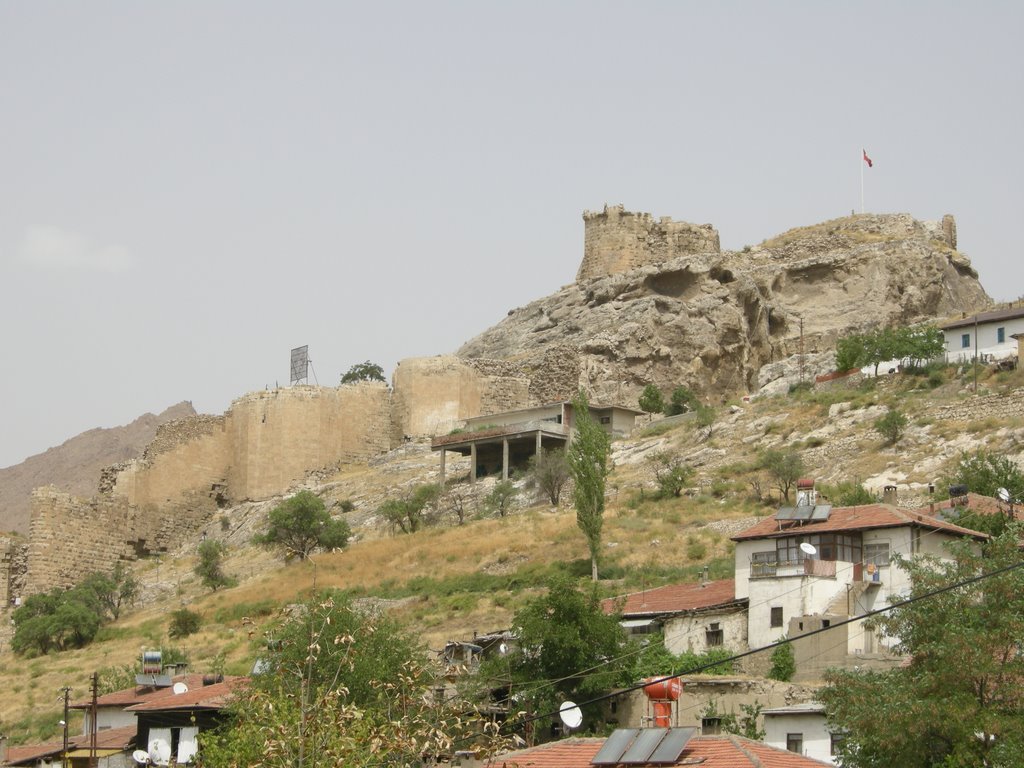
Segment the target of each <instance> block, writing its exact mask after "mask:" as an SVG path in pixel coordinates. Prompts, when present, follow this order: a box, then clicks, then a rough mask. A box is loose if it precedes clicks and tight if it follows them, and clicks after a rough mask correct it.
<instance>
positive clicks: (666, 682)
mask: <svg viewBox="0 0 1024 768" xmlns="http://www.w3.org/2000/svg"><path fill="white" fill-rule="evenodd" d="M682 692H683V684H682V683H681V682H680V680H679V678H678V677H648V678H647V685H645V686H644V693H645V694H647V698H648V699H650V700H651V701H678V699H679V694H681V693H682Z"/></svg>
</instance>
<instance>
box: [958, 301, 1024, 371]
mask: <svg viewBox="0 0 1024 768" xmlns="http://www.w3.org/2000/svg"><path fill="white" fill-rule="evenodd" d="M940 327H941V328H942V333H943V334H944V335H945V337H946V360H947V361H948V362H951V363H963V362H970V361H972V360H974V359H975V357H977V358H978V359H979V360H981V361H983V362H988V361H991V360H1001V359H1003V358H1006V357H1016V356H1017V355H1018V349H1019V348H1018V344H1017V339H1016V338H1015V336H1018V335H1020V334H1021V333H1024V307H1010V308H1009V309H997V310H993V311H991V312H981V313H979V314H976V315H971V316H970V317H962V318H960V319H959V320H954V321H953V322H951V323H946V324H945V325H943V326H940Z"/></svg>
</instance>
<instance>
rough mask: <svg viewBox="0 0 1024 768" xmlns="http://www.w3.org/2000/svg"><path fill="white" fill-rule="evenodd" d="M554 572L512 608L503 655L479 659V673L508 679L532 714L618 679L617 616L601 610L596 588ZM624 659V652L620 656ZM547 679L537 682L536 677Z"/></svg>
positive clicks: (620, 644)
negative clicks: (508, 646) (514, 641)
mask: <svg viewBox="0 0 1024 768" xmlns="http://www.w3.org/2000/svg"><path fill="white" fill-rule="evenodd" d="M596 589H597V588H596V585H595V586H594V587H593V588H591V589H590V590H587V591H583V590H580V589H578V588H577V587H576V586H575V585H574V584H573V583H572V582H571V581H570V580H569V579H568V578H566V577H564V576H556V577H554V578H553V579H551V580H550V581H549V582H548V584H547V590H546V591H545V593H544V594H542V595H539V596H538V597H535V598H533V599H531V600H529V601H527V603H526V604H525V605H524V606H523V607H522V608H521V609H520V610H519V611H517V612H516V615H515V619H514V620H513V622H512V625H513V631H514V632H515V634H516V637H517V638H518V647H514V648H513V649H512V650H511V651H510V652H509V654H508V655H507V656H506V657H503V658H496V659H493V660H490V661H488V662H485V664H484V666H483V667H482V668H481V676H482V677H483V678H485V679H487V678H492V679H499V680H508V681H509V682H510V684H511V687H512V691H513V694H514V695H516V694H518V695H517V698H518V696H522V697H523V698H525V699H528V700H529V702H530V708H531V709H532V710H533V711H536V712H545V711H552V710H554V709H557V706H558V702H559V701H560V700H561V699H562V698H565V697H568V698H573V699H574V700H577V701H578V700H579V698H591V697H593V696H595V695H597V694H599V693H602V692H604V691H607V690H610V689H612V688H614V687H615V686H617V685H619V684H620V683H621V682H622V677H621V675H622V671H623V669H624V668H626V667H625V666H624V665H625V664H627V662H626V661H618V660H619V659H620V657H622V656H624V654H623V650H624V648H625V647H626V640H625V635H624V634H623V632H622V628H621V627H620V626H619V622H618V617H617V616H615V615H609V614H605V612H604V611H603V610H602V609H601V601H600V599H599V598H598V594H597V592H596ZM626 659H629V656H628V655H626ZM539 680H546V681H550V684H549V685H537V681H539Z"/></svg>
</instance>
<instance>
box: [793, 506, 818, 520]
mask: <svg viewBox="0 0 1024 768" xmlns="http://www.w3.org/2000/svg"><path fill="white" fill-rule="evenodd" d="M813 513H814V507H812V506H811V505H810V504H804V505H802V506H799V507H797V508H796V509H794V510H793V517H792V519H793V520H810V519H811V515H812V514H813Z"/></svg>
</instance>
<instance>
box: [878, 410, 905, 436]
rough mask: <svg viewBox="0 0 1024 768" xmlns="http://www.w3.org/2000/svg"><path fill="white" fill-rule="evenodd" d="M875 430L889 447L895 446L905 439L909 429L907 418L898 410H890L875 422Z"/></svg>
mask: <svg viewBox="0 0 1024 768" xmlns="http://www.w3.org/2000/svg"><path fill="white" fill-rule="evenodd" d="M875 429H876V430H878V433H879V434H880V435H881V436H882V437H884V438H885V440H886V442H888V443H889V445H893V444H895V443H897V442H898V441H899V439H900V438H901V437H903V433H904V432H905V431H906V429H907V417H906V416H904V415H903V414H902V413H901V412H900V411H898V410H897V409H895V408H890V409H889V412H888V413H887V414H885V416H883V417H882V418H880V419H878V420H877V421H875Z"/></svg>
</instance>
